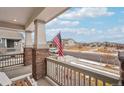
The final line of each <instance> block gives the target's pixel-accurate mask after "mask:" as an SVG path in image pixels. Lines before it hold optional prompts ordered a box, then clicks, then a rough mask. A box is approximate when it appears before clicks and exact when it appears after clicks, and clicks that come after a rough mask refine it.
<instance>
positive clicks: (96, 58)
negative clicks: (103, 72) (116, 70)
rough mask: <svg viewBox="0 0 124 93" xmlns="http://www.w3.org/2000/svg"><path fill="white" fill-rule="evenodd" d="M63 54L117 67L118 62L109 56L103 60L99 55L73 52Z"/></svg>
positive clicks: (115, 57)
mask: <svg viewBox="0 0 124 93" xmlns="http://www.w3.org/2000/svg"><path fill="white" fill-rule="evenodd" d="M64 54H65V55H71V56H74V57H77V58H82V59H88V60H93V61H98V62H103V63H109V64H116V65H119V60H118V58H117V56H111V57H110V58H104V57H103V55H101V54H96V53H85V52H73V51H64Z"/></svg>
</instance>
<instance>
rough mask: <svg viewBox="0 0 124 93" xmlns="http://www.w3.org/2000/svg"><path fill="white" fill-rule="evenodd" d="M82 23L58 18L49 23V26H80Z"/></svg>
mask: <svg viewBox="0 0 124 93" xmlns="http://www.w3.org/2000/svg"><path fill="white" fill-rule="evenodd" d="M79 24H80V22H79V21H76V20H75V21H70V20H60V19H58V18H56V19H55V20H52V21H51V22H49V23H48V24H47V27H72V26H78V25H79Z"/></svg>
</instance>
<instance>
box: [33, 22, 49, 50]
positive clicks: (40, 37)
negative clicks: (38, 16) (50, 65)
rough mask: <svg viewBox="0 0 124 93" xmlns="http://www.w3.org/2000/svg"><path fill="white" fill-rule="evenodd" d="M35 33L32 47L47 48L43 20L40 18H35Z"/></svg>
mask: <svg viewBox="0 0 124 93" xmlns="http://www.w3.org/2000/svg"><path fill="white" fill-rule="evenodd" d="M34 24H35V32H34V33H35V34H34V48H36V49H40V48H47V42H46V33H45V22H43V21H41V20H35V21H34Z"/></svg>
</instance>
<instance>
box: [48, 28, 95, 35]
mask: <svg viewBox="0 0 124 93" xmlns="http://www.w3.org/2000/svg"><path fill="white" fill-rule="evenodd" d="M60 31H61V32H62V33H67V32H69V33H74V35H91V34H95V33H96V29H95V28H91V29H87V28H53V29H47V31H46V32H47V34H49V35H51V36H54V35H55V34H57V33H58V32H60Z"/></svg>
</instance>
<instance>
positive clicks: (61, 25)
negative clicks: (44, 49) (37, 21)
mask: <svg viewBox="0 0 124 93" xmlns="http://www.w3.org/2000/svg"><path fill="white" fill-rule="evenodd" d="M58 32H61V36H62V39H67V38H72V39H74V40H75V41H77V42H82V43H85V42H117V43H124V7H109V8H107V7H101V8H100V7H95V8H92V7H84V8H83V7H81V8H79V7H78V8H70V9H69V10H67V11H65V12H64V13H63V14H61V15H60V16H58V17H57V18H55V19H53V20H52V21H50V22H49V23H47V24H46V35H47V41H50V40H52V39H53V38H54V37H55V35H56V34H57V33H58Z"/></svg>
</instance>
